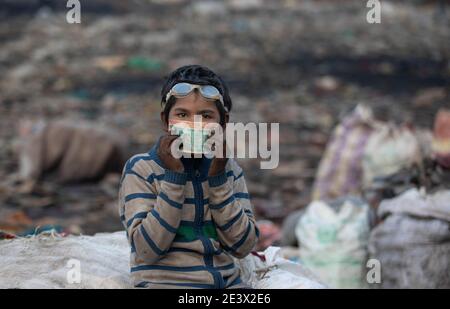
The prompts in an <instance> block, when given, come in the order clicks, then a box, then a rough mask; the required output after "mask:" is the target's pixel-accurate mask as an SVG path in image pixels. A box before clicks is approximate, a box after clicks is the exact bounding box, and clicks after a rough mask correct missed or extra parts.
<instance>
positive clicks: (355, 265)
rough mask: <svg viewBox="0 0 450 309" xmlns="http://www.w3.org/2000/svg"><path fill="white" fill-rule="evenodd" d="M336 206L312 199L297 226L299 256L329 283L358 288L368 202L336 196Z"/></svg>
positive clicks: (364, 250) (330, 284)
mask: <svg viewBox="0 0 450 309" xmlns="http://www.w3.org/2000/svg"><path fill="white" fill-rule="evenodd" d="M338 206H339V207H338V209H337V210H335V209H333V208H332V207H331V206H330V205H328V204H326V203H325V202H322V201H314V202H312V203H311V204H310V205H309V206H308V207H307V209H306V212H305V214H304V215H303V216H302V217H301V218H300V221H299V223H298V225H297V227H296V235H297V239H298V242H299V246H300V260H301V261H302V263H303V265H305V266H306V267H307V268H308V269H310V270H311V271H312V272H313V273H314V274H316V275H317V276H318V277H319V278H320V279H321V280H322V281H323V282H325V283H326V284H328V285H329V286H330V287H333V288H361V287H364V284H363V281H362V277H363V269H364V266H365V262H366V259H367V242H368V237H369V223H368V211H369V206H368V205H367V204H365V203H363V202H362V201H360V200H358V199H350V198H347V199H344V200H342V201H339V200H338Z"/></svg>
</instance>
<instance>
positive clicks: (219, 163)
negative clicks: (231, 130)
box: [208, 140, 228, 176]
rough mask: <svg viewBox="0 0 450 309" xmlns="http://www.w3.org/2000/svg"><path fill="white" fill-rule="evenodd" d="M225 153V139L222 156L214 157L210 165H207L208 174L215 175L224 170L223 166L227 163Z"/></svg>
mask: <svg viewBox="0 0 450 309" xmlns="http://www.w3.org/2000/svg"><path fill="white" fill-rule="evenodd" d="M226 154H227V143H226V142H225V140H224V141H223V154H222V158H217V157H215V158H214V159H213V160H212V162H211V166H210V167H209V172H208V176H216V175H219V174H221V173H223V172H224V171H225V166H226V165H227V162H228V158H227V157H226Z"/></svg>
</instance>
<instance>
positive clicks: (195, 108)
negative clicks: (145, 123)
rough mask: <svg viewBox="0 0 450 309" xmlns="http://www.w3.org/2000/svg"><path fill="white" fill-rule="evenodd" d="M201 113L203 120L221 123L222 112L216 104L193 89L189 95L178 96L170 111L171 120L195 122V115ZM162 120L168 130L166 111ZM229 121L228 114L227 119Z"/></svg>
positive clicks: (162, 115)
mask: <svg viewBox="0 0 450 309" xmlns="http://www.w3.org/2000/svg"><path fill="white" fill-rule="evenodd" d="M195 115H199V116H201V117H202V122H203V123H204V124H206V123H220V113H219V110H218V109H217V106H216V104H215V103H214V102H213V101H211V100H207V99H205V98H204V97H203V96H202V95H201V94H200V93H198V92H197V91H193V92H192V93H190V94H189V95H187V96H185V97H182V98H177V99H176V102H175V104H174V105H173V106H172V108H171V109H170V112H169V119H168V120H169V121H171V120H180V121H191V122H194V116H195ZM161 120H162V121H163V123H164V129H165V130H166V131H167V130H168V124H167V123H166V122H165V119H164V113H163V112H162V113H161ZM225 120H226V121H225V122H227V121H228V115H226V119H225Z"/></svg>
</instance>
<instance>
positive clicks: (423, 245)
mask: <svg viewBox="0 0 450 309" xmlns="http://www.w3.org/2000/svg"><path fill="white" fill-rule="evenodd" d="M378 216H379V217H380V218H382V219H383V221H382V222H381V223H379V224H378V225H377V226H376V227H375V228H374V229H373V231H372V233H371V235H370V241H369V252H370V256H371V257H372V258H376V259H378V260H379V261H380V263H381V285H380V286H381V287H382V288H428V289H433V288H447V289H448V288H450V191H449V190H444V191H439V192H436V193H434V194H428V195H427V194H425V193H420V192H419V191H418V190H417V189H411V190H409V191H407V192H405V193H403V194H402V195H400V196H398V197H396V198H394V199H390V200H384V201H382V202H381V204H380V207H379V209H378Z"/></svg>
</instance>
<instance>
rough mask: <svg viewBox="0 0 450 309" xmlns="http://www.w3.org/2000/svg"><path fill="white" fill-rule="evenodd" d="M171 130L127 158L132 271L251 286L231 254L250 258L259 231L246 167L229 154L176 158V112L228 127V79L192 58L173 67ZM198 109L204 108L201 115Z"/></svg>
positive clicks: (157, 280)
mask: <svg viewBox="0 0 450 309" xmlns="http://www.w3.org/2000/svg"><path fill="white" fill-rule="evenodd" d="M161 96H162V100H161V103H162V106H163V111H162V112H161V121H162V122H163V126H164V130H165V132H166V134H165V135H164V136H162V137H161V138H160V139H159V141H158V143H157V144H156V145H155V146H153V148H152V149H151V150H150V151H149V153H146V154H140V155H136V156H134V157H132V158H131V159H129V160H128V162H127V163H126V165H125V167H124V170H123V175H122V181H121V186H120V192H119V204H120V215H121V220H122V222H123V224H124V226H125V228H126V231H127V235H128V239H129V242H130V245H131V275H132V278H133V281H134V285H135V286H136V287H144V288H180V287H181V288H183V287H184V288H236V287H245V285H244V284H243V283H242V282H241V279H240V274H239V268H237V266H236V265H235V264H234V263H233V259H232V257H231V256H234V257H237V258H243V257H245V256H246V255H248V254H249V253H250V251H251V250H252V249H253V247H254V245H255V244H256V242H257V239H258V234H259V231H258V229H257V227H256V224H255V219H254V216H253V212H252V206H251V204H250V200H249V195H248V192H247V186H246V183H245V180H244V177H243V172H242V169H241V168H240V167H239V166H238V164H237V163H236V162H235V161H234V160H232V159H227V158H218V157H214V158H207V157H206V156H202V157H201V158H186V157H182V158H181V159H176V158H175V156H173V155H172V153H171V144H172V142H173V141H174V140H175V139H176V138H177V136H173V135H171V134H170V132H169V127H168V123H169V121H170V120H176V121H177V120H181V121H193V119H194V116H196V115H199V116H201V117H202V118H201V119H202V122H204V123H219V124H220V125H221V126H222V127H223V128H225V126H226V123H227V122H228V120H229V111H230V110H231V106H232V102H231V98H230V96H229V94H228V89H227V87H226V85H225V84H224V82H223V80H222V79H221V78H220V77H219V76H218V75H216V74H215V73H214V72H212V71H211V70H209V69H208V68H205V67H202V66H198V65H189V66H184V67H181V68H179V69H177V70H175V71H174V72H172V73H171V74H170V75H169V76H168V78H167V80H166V83H165V85H164V87H163V89H162V91H161ZM197 117H198V116H197Z"/></svg>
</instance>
